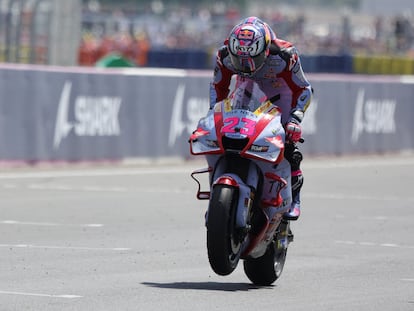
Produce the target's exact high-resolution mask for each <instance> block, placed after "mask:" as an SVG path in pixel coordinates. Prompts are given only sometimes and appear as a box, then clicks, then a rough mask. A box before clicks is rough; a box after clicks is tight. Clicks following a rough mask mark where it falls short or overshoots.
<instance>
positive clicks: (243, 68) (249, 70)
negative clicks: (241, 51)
mask: <svg viewBox="0 0 414 311" xmlns="http://www.w3.org/2000/svg"><path fill="white" fill-rule="evenodd" d="M229 54H230V60H231V63H232V65H233V67H234V69H236V71H237V72H239V73H243V74H253V73H254V72H256V71H257V70H259V69H260V68H262V66H263V64H264V62H265V59H266V53H265V52H262V53H260V54H258V55H256V56H250V55H234V54H233V53H231V52H230V53H229Z"/></svg>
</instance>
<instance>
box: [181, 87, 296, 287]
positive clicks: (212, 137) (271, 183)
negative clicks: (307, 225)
mask: <svg viewBox="0 0 414 311" xmlns="http://www.w3.org/2000/svg"><path fill="white" fill-rule="evenodd" d="M256 89H257V88H256ZM189 143H190V152H191V154H192V155H204V156H205V158H206V160H207V164H208V167H207V168H203V169H198V170H195V171H193V172H192V173H191V177H192V178H193V179H194V180H195V181H196V183H197V184H198V190H197V198H198V199H199V200H209V204H208V209H207V212H206V216H205V226H206V228H207V253H208V259H209V262H210V266H211V268H212V270H213V271H214V272H215V273H216V274H218V275H229V274H231V273H232V272H233V271H234V269H235V268H236V267H237V265H238V262H239V260H240V259H241V260H243V267H244V272H245V274H246V276H247V277H248V278H249V280H250V281H251V282H252V283H253V284H255V285H261V286H267V285H271V284H272V283H273V282H275V281H276V280H277V279H278V278H279V277H280V275H281V273H282V271H283V267H284V264H285V260H286V253H287V249H288V245H289V243H290V242H291V241H292V240H293V235H292V234H291V231H290V229H289V221H288V220H285V219H284V218H283V214H284V213H285V212H286V211H287V210H288V209H289V208H290V205H291V202H292V191H291V172H290V164H289V162H288V161H287V160H286V159H285V158H284V144H285V132H284V129H283V126H282V123H281V111H280V109H279V108H278V107H277V106H276V105H274V104H273V103H272V102H271V101H269V100H267V99H266V98H265V97H263V94H260V92H257V91H256V92H255V91H254V89H253V90H247V89H242V88H240V89H238V90H236V91H234V92H233V94H232V95H230V96H229V98H227V99H225V100H223V101H221V102H218V103H217V104H216V105H215V106H214V107H213V108H212V109H210V111H209V113H208V114H207V115H206V116H205V117H204V118H202V119H200V120H199V122H198V125H197V129H196V130H195V131H194V132H193V133H192V135H191V136H190V139H189ZM199 174H208V175H199ZM201 176H206V177H207V178H206V180H207V179H208V190H202V189H203V187H204V188H205V187H206V186H205V185H203V183H202V182H201Z"/></svg>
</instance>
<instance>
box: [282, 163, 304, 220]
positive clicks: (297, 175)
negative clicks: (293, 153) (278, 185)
mask: <svg viewBox="0 0 414 311" xmlns="http://www.w3.org/2000/svg"><path fill="white" fill-rule="evenodd" d="M302 185H303V175H302V171H301V170H297V171H293V172H292V204H291V206H290V209H289V210H288V211H287V212H286V213H285V214H284V215H283V218H284V219H286V220H297V219H298V218H299V216H300V189H301V188H302Z"/></svg>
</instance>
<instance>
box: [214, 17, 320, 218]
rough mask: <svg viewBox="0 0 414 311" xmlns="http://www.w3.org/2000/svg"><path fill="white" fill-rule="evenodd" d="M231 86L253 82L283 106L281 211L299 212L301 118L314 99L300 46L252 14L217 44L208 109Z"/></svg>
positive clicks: (289, 215) (296, 214) (288, 215)
mask: <svg viewBox="0 0 414 311" xmlns="http://www.w3.org/2000/svg"><path fill="white" fill-rule="evenodd" d="M234 75H236V81H235V83H236V84H235V89H237V88H238V87H242V86H243V85H245V84H246V82H247V83H248V82H249V81H254V82H255V83H256V84H257V85H259V87H260V88H261V91H262V92H263V93H264V94H265V95H266V97H267V98H268V99H269V100H270V101H271V102H272V103H274V104H275V105H277V106H278V107H279V108H280V109H281V110H282V124H283V125H284V128H285V132H286V144H285V158H286V159H287V160H288V161H289V163H290V165H291V176H292V178H291V180H292V205H291V207H290V210H289V211H288V212H286V213H285V215H284V218H285V219H287V220H297V219H298V218H299V216H300V190H301V188H302V185H303V175H302V171H301V169H300V162H301V161H302V158H303V157H302V154H301V152H300V151H299V150H298V147H297V143H298V142H299V141H301V136H302V129H301V125H300V124H301V122H302V120H303V117H304V113H305V111H306V109H307V108H308V106H309V104H310V102H311V98H312V88H311V85H310V83H309V82H308V80H307V79H306V77H305V75H304V73H303V70H302V66H301V62H300V58H299V55H298V51H297V50H296V48H295V47H294V45H293V44H292V43H290V42H288V41H285V40H281V39H279V38H277V37H276V34H275V32H274V31H273V30H272V29H271V28H270V27H269V25H268V24H266V23H265V22H263V21H262V20H260V19H259V18H258V17H255V16H252V17H248V18H246V19H245V20H243V21H242V22H241V23H239V24H238V25H236V26H235V27H234V28H233V29H232V31H231V32H230V35H229V37H228V38H227V39H226V40H225V42H224V45H223V46H222V47H221V48H219V50H218V52H217V57H216V65H215V69H214V79H213V81H212V83H211V84H210V109H211V108H212V107H213V106H214V105H215V104H216V103H217V102H219V101H222V100H224V99H225V98H226V97H228V95H229V91H230V90H229V87H230V84H231V80H232V77H233V76H234Z"/></svg>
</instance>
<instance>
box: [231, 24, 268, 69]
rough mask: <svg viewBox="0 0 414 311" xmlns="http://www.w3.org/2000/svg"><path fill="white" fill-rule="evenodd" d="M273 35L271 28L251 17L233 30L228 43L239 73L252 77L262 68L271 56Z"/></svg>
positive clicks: (234, 65)
mask: <svg viewBox="0 0 414 311" xmlns="http://www.w3.org/2000/svg"><path fill="white" fill-rule="evenodd" d="M272 34H273V31H272V30H271V29H270V27H269V26H268V25H267V24H265V23H264V22H262V21H261V20H260V19H259V18H257V17H249V18H247V19H245V20H244V21H243V22H241V23H240V24H238V25H236V26H235V27H234V28H233V30H232V31H231V32H230V35H229V38H228V40H227V41H226V43H227V49H228V51H229V55H230V60H231V63H232V65H233V67H234V68H235V69H236V71H237V73H239V74H241V75H245V76H250V75H252V74H254V73H255V72H256V71H257V70H259V69H260V68H262V66H263V65H264V62H265V60H266V57H267V56H268V55H269V46H270V41H271V39H272ZM273 36H274V35H273Z"/></svg>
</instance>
